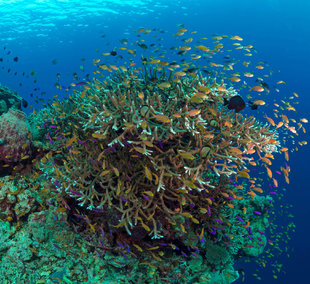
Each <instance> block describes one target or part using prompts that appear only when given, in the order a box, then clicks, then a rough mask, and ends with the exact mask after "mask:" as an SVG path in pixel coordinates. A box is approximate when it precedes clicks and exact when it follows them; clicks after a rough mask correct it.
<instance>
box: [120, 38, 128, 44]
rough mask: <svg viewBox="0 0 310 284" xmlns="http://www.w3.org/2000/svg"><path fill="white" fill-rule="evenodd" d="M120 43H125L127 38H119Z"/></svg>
mask: <svg viewBox="0 0 310 284" xmlns="http://www.w3.org/2000/svg"><path fill="white" fill-rule="evenodd" d="M120 43H121V44H127V43H128V39H127V38H123V39H121V40H120Z"/></svg>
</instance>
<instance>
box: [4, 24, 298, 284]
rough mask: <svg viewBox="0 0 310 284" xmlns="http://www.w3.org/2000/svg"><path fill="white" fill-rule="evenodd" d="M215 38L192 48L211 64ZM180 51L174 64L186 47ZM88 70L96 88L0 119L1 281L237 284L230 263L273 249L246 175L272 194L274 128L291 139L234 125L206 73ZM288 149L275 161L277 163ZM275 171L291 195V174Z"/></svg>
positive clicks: (226, 89) (263, 208)
mask: <svg viewBox="0 0 310 284" xmlns="http://www.w3.org/2000/svg"><path fill="white" fill-rule="evenodd" d="M142 30H143V29H142ZM186 31H187V30H186V29H184V28H180V30H179V32H178V33H177V34H176V36H182V35H183V34H184V33H185V32H186ZM150 32H151V31H150ZM224 38H227V36H216V37H214V38H213V39H214V40H215V44H216V45H215V47H214V48H213V49H210V48H207V47H206V46H203V45H198V46H195V48H196V49H198V50H199V52H200V51H201V52H204V53H206V54H209V55H208V56H210V57H208V58H211V57H212V56H213V55H215V54H216V53H218V52H221V50H222V48H223V44H222V43H219V41H220V40H222V39H224ZM232 39H234V40H240V37H237V38H236V37H233V38H232ZM192 40H193V39H189V40H188V42H187V43H188V44H189V43H190V42H191V41H192ZM241 40H242V39H241ZM182 44H183V43H182ZM251 48H252V47H251V46H248V47H247V48H245V49H246V50H250V49H251ZM125 49H126V48H124V49H122V50H125ZM179 49H180V50H179V51H178V52H177V55H181V56H185V55H186V52H187V51H189V50H190V49H191V47H190V46H183V47H180V48H179ZM115 53H116V51H115ZM129 53H131V54H133V56H136V52H135V51H133V50H131V52H129ZM108 55H111V54H110V53H107V56H108ZM204 55H205V54H204ZM211 55H212V56H211ZM190 57H191V58H192V59H195V60H196V59H199V58H200V57H201V55H197V54H194V55H192V56H190ZM99 62H100V59H97V60H94V64H95V65H96V66H97V68H98V70H96V71H95V72H94V74H97V77H94V78H93V79H92V80H90V81H88V82H87V83H86V82H79V83H77V84H75V83H72V84H71V85H70V86H72V87H78V88H76V89H74V91H73V92H72V94H70V95H69V96H68V97H67V98H66V99H63V100H62V101H58V100H54V102H53V103H51V104H49V105H48V107H45V108H43V109H41V110H40V111H36V112H33V113H32V114H31V115H30V116H29V117H28V119H26V118H25V115H24V114H23V113H22V112H21V111H20V110H17V109H13V108H10V109H9V110H8V112H6V113H4V114H2V115H1V117H0V125H1V126H0V138H1V141H0V166H1V170H2V171H3V170H5V169H7V168H11V169H12V171H11V172H8V171H6V172H5V174H6V176H5V177H3V178H2V179H1V182H0V187H1V188H0V208H1V214H0V233H1V235H0V238H1V240H2V242H1V247H0V256H1V261H0V271H1V274H0V277H1V279H4V281H7V283H10V282H9V281H11V282H12V283H18V281H24V282H26V283H133V282H136V283H197V284H198V283H232V282H234V281H235V280H236V279H238V277H239V272H238V271H236V270H235V269H234V267H233V265H234V262H235V261H236V259H240V258H243V257H257V256H258V255H260V254H262V253H263V252H264V249H265V247H266V246H267V245H268V244H270V245H271V244H273V243H272V241H271V240H270V239H267V236H266V232H267V230H268V227H269V226H270V219H269V218H270V211H271V210H272V208H273V202H274V199H273V198H271V197H270V196H269V195H268V194H267V195H266V194H264V191H263V189H262V187H263V185H262V184H261V183H263V182H261V181H262V179H261V178H254V177H252V178H251V176H250V172H251V170H250V169H251V167H253V166H263V169H264V171H265V169H266V172H267V176H268V180H270V181H272V183H273V184H274V187H277V186H278V181H277V180H275V178H274V177H273V173H272V171H271V170H270V168H269V167H268V166H270V165H271V163H272V162H271V160H270V159H274V156H273V155H274V154H277V153H278V152H279V148H280V139H279V137H280V132H281V131H282V130H281V127H282V126H283V128H285V131H286V129H288V130H289V131H291V132H292V133H294V132H295V133H296V129H295V127H291V126H289V122H290V121H289V119H288V118H287V116H285V115H281V116H280V114H276V118H279V117H281V121H279V122H278V123H277V124H276V123H275V122H274V121H273V120H272V119H271V118H269V117H268V119H267V120H268V123H266V124H263V123H262V122H260V121H259V120H258V119H256V118H255V117H254V116H248V115H246V113H239V111H241V110H242V109H243V108H244V107H245V102H244V101H243V99H242V97H241V96H240V95H239V93H238V92H237V90H236V88H234V87H233V86H232V85H231V84H229V83H227V80H226V79H227V78H226V77H225V76H223V74H221V73H219V72H217V71H216V72H214V73H213V71H212V70H211V71H210V70H206V69H202V71H204V73H203V72H198V70H199V68H196V67H195V68H190V66H193V65H192V64H188V65H186V66H187V68H183V69H182V71H180V70H178V69H177V68H180V66H179V65H178V64H177V63H176V62H171V63H169V62H167V61H164V60H162V59H155V58H154V57H151V59H147V58H145V57H144V56H142V66H141V67H137V66H135V65H136V63H135V62H133V61H132V62H131V63H130V65H129V66H128V68H127V67H124V66H121V67H117V66H116V65H109V66H107V65H104V64H99ZM210 65H211V66H213V67H215V68H218V67H223V71H224V70H225V71H227V70H228V71H230V70H232V69H233V67H232V64H231V63H229V64H228V65H220V64H216V63H213V62H212V63H210ZM246 65H249V63H248V62H245V63H244V66H246ZM184 66H185V65H184ZM246 67H247V66H246ZM104 72H109V76H108V77H104V74H103V73H104ZM205 74H208V75H213V74H216V75H219V76H210V77H209V76H205ZM247 74H248V75H247V77H252V75H253V74H250V73H247ZM237 75H238V74H237ZM237 75H236V76H237ZM236 76H234V77H231V78H230V79H229V80H230V81H232V82H239V81H240V78H238V77H236ZM238 76H239V75H238ZM103 77H104V79H103ZM216 78H217V79H216ZM218 78H220V79H218ZM58 79H59V78H58ZM224 79H225V80H224ZM57 86H58V88H59V89H61V85H60V84H59V83H58V84H57ZM244 86H246V84H245V83H244ZM68 90H69V88H68ZM251 90H254V91H257V92H262V91H263V90H264V88H263V87H262V86H261V85H260V86H255V87H253V88H251ZM0 98H1V97H0ZM5 103H6V105H7V102H5ZM255 103H256V104H255ZM0 104H2V107H3V109H7V108H8V105H7V106H6V107H5V106H4V103H1V101H0ZM12 104H13V103H12ZM238 104H239V105H238ZM264 104H265V102H264V101H262V100H257V101H254V102H253V103H252V107H253V106H255V107H253V108H252V109H253V110H254V109H257V106H258V105H260V106H261V105H264ZM283 110H284V108H283ZM26 120H27V122H26ZM292 121H293V120H292ZM28 124H29V129H30V131H31V133H29V132H28V126H27V125H28ZM301 127H302V126H300V127H299V129H300V128H301ZM286 134H287V133H286ZM287 149H288V148H281V150H280V151H283V152H285V158H286V160H287V161H288V154H287ZM21 165H22V166H24V168H23V167H22V166H21ZM25 166H26V169H25ZM281 171H282V172H283V174H284V176H285V180H286V181H287V182H288V175H289V171H290V168H289V166H288V165H286V166H285V168H284V167H282V168H281ZM9 174H12V175H11V176H9ZM269 186H270V188H271V190H273V187H272V186H271V185H269ZM271 193H272V194H274V193H275V192H274V191H271V192H270V194H271ZM264 265H265V263H264Z"/></svg>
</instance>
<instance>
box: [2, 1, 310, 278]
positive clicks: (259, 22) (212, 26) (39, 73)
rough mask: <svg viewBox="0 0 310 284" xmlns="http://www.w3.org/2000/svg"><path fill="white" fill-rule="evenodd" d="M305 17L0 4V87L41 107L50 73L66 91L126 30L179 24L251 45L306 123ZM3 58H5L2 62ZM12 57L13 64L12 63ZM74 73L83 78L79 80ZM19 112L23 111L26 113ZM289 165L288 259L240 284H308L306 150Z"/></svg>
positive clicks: (176, 5)
mask: <svg viewBox="0 0 310 284" xmlns="http://www.w3.org/2000/svg"><path fill="white" fill-rule="evenodd" d="M309 14H310V1H307V0H304V1H302V0H299V1H298V0H295V1H288V0H260V1H255V0H253V1H242V0H237V1H230V0H218V1H209V0H203V1H185V0H183V1H175V0H169V1H129V0H128V1H125V0H119V1H112V0H110V1H92V0H88V1H78V0H71V1H0V17H1V21H0V35H1V36H0V57H2V58H3V59H4V62H2V64H1V67H2V66H4V67H5V68H4V69H0V78H1V79H0V80H1V83H2V84H3V85H6V86H8V87H10V88H11V89H13V90H16V91H18V93H19V95H20V96H22V97H24V98H25V99H26V100H27V101H28V102H29V104H35V102H34V99H35V97H36V95H37V94H39V93H41V92H42V91H44V92H46V94H45V95H44V98H45V100H48V99H49V98H52V97H53V95H55V94H56V93H57V89H56V88H55V87H54V84H55V82H56V79H57V77H56V74H57V73H60V74H61V84H62V85H64V86H68V85H69V84H70V83H71V82H72V80H73V76H72V74H73V73H74V72H77V73H79V75H80V76H81V79H83V74H84V75H85V74H86V73H91V72H92V71H93V70H94V67H93V65H92V60H93V59H94V58H98V55H99V53H101V52H110V51H111V50H112V49H113V48H114V47H116V46H119V45H120V43H119V40H120V39H122V38H130V37H131V36H132V34H133V30H136V29H139V28H140V27H146V28H149V29H153V28H160V29H163V30H166V31H167V33H169V34H173V33H174V32H176V30H177V27H176V26H177V24H181V23H183V24H184V25H185V27H186V28H187V29H189V30H197V31H199V33H201V34H203V35H204V36H207V37H211V36H212V35H215V34H228V35H239V36H241V37H243V38H244V39H246V41H247V42H248V43H250V44H252V45H254V47H255V48H256V50H257V51H258V57H259V59H261V60H264V61H267V62H268V63H269V65H270V68H272V69H273V70H275V71H276V72H278V70H280V75H279V74H278V75H277V76H280V77H281V80H284V81H286V83H287V90H288V92H291V93H292V92H293V91H294V92H296V93H298V94H299V96H300V102H301V103H300V105H298V114H299V115H300V116H302V117H307V118H308V119H309V109H310V91H309V82H310V71H309V66H310V59H309V58H310V56H309V51H310V36H309V35H310V18H309ZM173 44H174V39H173V38H172V37H170V38H167V39H165V42H164V45H165V46H170V45H173ZM4 47H6V49H5V50H4V49H3V48H4ZM96 49H98V50H99V52H97V51H96ZM8 51H11V54H9V55H7V52H8ZM15 56H18V59H19V60H18V62H13V60H12V59H13V57H15ZM81 58H85V59H86V61H85V62H82V61H81ZM53 60H54V63H56V64H53V62H52V61H53ZM81 65H83V68H84V69H85V70H86V71H85V73H83V72H80V71H81ZM8 68H10V69H11V71H10V72H9V73H8V72H7V69H8ZM32 70H34V71H35V72H36V76H35V77H36V78H37V83H34V82H33V77H31V76H29V78H25V76H22V72H24V71H25V72H26V73H28V74H29V72H30V71H32ZM14 72H17V75H15V76H14ZM276 72H275V73H276ZM20 83H22V86H19V84H20ZM34 88H36V89H37V88H39V91H34ZM31 93H32V94H33V96H31V95H30V94H31ZM278 99H279V100H280V99H281V95H279V98H278ZM36 107H37V108H39V107H40V104H38V105H37V106H36ZM25 112H28V113H29V112H30V110H29V109H28V108H27V109H25ZM303 140H304V139H303ZM290 158H291V159H290V166H291V168H292V171H291V176H290V185H287V186H286V188H287V191H286V195H285V198H284V200H283V202H288V203H290V204H293V209H292V213H293V214H294V215H295V219H294V221H295V224H296V226H297V228H296V233H295V234H293V235H292V241H291V242H290V243H289V246H290V247H293V248H294V253H293V254H292V256H291V258H289V259H287V258H286V257H284V256H283V258H282V259H280V260H279V262H282V263H284V269H283V270H284V271H285V274H283V273H282V274H279V276H278V279H277V280H276V279H274V278H273V277H272V273H271V271H270V270H269V269H268V268H266V269H265V270H262V269H260V272H259V275H260V276H261V277H262V281H258V280H256V279H255V277H252V276H251V274H253V273H256V269H257V267H258V266H257V265H256V264H255V263H251V264H246V265H243V266H242V267H243V268H244V270H245V271H246V281H245V282H246V283H258V282H263V283H297V284H299V283H300V284H303V283H310V280H309V273H308V271H309V266H308V264H309V260H308V259H309V255H310V245H309V234H310V228H309V220H308V216H310V209H309V208H310V207H309V200H310V185H309V183H308V180H307V177H308V175H309V174H308V172H309V170H308V161H309V160H310V150H309V147H308V146H306V147H303V148H302V149H301V150H300V151H298V152H294V153H293V154H291V156H290ZM238 265H239V264H238ZM240 267H241V264H240ZM237 283H241V279H240V280H238V281H237Z"/></svg>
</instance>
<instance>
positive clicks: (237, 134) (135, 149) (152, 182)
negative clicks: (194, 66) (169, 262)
mask: <svg viewBox="0 0 310 284" xmlns="http://www.w3.org/2000/svg"><path fill="white" fill-rule="evenodd" d="M235 94H236V92H235V91H234V89H233V88H230V89H225V87H224V86H223V84H221V85H219V84H217V83H216V81H215V80H213V81H211V80H210V79H207V78H203V77H202V76H199V77H197V78H189V77H188V78H187V77H186V78H182V79H178V80H175V79H173V74H170V76H166V73H165V72H161V74H160V75H159V76H158V75H157V71H156V70H155V69H150V70H147V69H146V68H145V70H144V73H143V74H142V75H141V76H138V75H136V73H135V72H134V70H129V71H126V72H121V71H117V72H116V73H114V74H113V75H112V77H111V79H110V80H107V81H105V82H100V81H98V80H95V81H94V83H93V84H92V86H91V88H90V89H89V90H88V91H86V90H85V91H83V92H82V94H81V95H77V96H76V97H75V100H76V103H77V105H80V106H81V107H80V108H76V110H75V111H74V112H73V113H72V119H73V120H74V121H78V122H77V124H76V125H75V128H74V130H73V133H74V135H72V136H71V137H66V136H65V135H62V136H58V137H57V139H56V140H54V141H53V140H52V138H51V137H52V136H53V135H52V133H51V134H49V136H48V139H49V140H50V143H51V144H52V147H54V148H55V147H56V148H57V149H58V153H59V152H60V151H62V155H61V158H60V159H55V158H53V159H52V164H53V168H54V169H55V173H56V175H57V180H58V181H57V184H58V186H57V187H58V190H59V192H60V197H62V198H63V199H64V200H65V199H68V198H74V199H76V200H77V201H78V204H79V206H80V207H84V208H86V207H87V209H88V210H97V212H100V210H101V211H104V212H105V211H108V212H110V213H109V214H110V217H111V218H110V220H114V222H112V223H111V222H110V223H109V228H110V229H109V230H110V231H111V230H112V231H113V230H114V231H115V230H116V229H117V228H124V229H126V231H127V233H128V234H129V235H130V234H132V232H134V231H135V230H141V229H143V230H144V231H145V232H146V233H147V234H148V235H150V236H152V237H153V238H160V237H164V236H166V235H167V234H168V232H165V230H167V229H165V228H169V227H171V226H177V227H178V224H176V222H175V221H174V218H173V217H174V216H177V215H180V216H183V217H185V218H186V219H187V222H186V224H185V225H182V226H181V225H180V226H179V227H178V228H179V231H181V232H183V233H184V232H185V231H186V229H187V227H188V228H189V227H192V228H194V227H195V226H196V225H197V224H199V223H200V224H202V223H203V224H205V226H206V228H207V229H208V230H209V232H210V233H211V234H216V229H215V228H216V226H215V225H214V224H216V222H222V221H221V220H220V221H216V222H215V221H214V220H213V219H214V218H215V217H217V214H218V212H219V208H221V206H223V205H224V204H225V203H226V202H227V201H228V200H230V199H233V198H234V197H233V196H234V194H233V192H232V191H230V190H229V188H228V187H227V186H226V185H227V176H230V175H232V174H237V172H238V170H242V169H243V168H244V167H245V165H246V164H247V162H248V161H250V158H249V157H247V156H246V152H247V151H248V150H249V149H256V150H257V151H258V152H266V153H267V152H269V151H270V145H271V144H272V142H270V141H271V139H272V138H276V136H277V133H276V132H275V131H271V130H269V128H268V127H267V126H262V125H260V124H259V123H258V122H256V121H255V118H253V117H249V118H247V117H243V116H242V115H241V114H236V113H234V112H233V111H228V110H227V109H226V108H225V107H223V100H224V99H225V98H230V97H231V96H233V95H235ZM64 108H65V107H64ZM61 116H62V117H64V116H65V114H64V115H63V114H62V115H61ZM74 117H75V118H74ZM76 118H78V119H76ZM58 124H59V125H58V130H57V131H59V129H65V128H66V127H67V126H66V125H64V124H63V123H62V122H61V120H60V122H59V123H58ZM273 140H274V139H273ZM272 146H273V145H272ZM59 149H60V150H59ZM214 175H215V178H214ZM211 176H213V178H212V180H211ZM58 182H59V183H58ZM67 208H68V207H67ZM219 219H222V217H220V218H219ZM115 220H116V221H117V222H115ZM168 230H169V229H168ZM177 230H178V229H177ZM140 235H141V233H140Z"/></svg>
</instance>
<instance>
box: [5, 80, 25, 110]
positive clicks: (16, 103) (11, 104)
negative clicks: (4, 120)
mask: <svg viewBox="0 0 310 284" xmlns="http://www.w3.org/2000/svg"><path fill="white" fill-rule="evenodd" d="M22 106H24V107H25V106H27V102H26V101H25V100H24V99H23V98H21V97H20V96H18V95H17V93H16V92H13V91H12V90H10V89H9V88H7V87H4V86H1V85H0V115H2V114H4V113H6V112H8V110H9V109H14V110H21V109H22V108H21V107H22Z"/></svg>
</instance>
